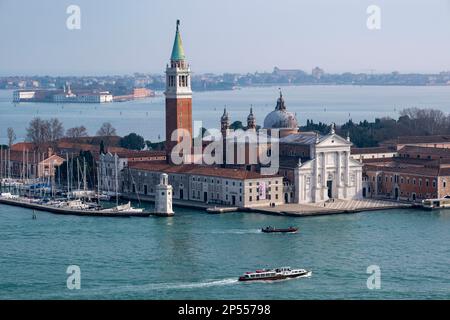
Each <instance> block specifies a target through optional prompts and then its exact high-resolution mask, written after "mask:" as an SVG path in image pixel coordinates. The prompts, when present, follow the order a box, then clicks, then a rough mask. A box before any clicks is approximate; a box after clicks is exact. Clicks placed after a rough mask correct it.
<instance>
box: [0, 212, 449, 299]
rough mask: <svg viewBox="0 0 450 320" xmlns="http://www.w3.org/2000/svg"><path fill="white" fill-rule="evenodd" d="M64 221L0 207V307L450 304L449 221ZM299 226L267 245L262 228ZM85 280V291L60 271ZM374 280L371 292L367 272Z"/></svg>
mask: <svg viewBox="0 0 450 320" xmlns="http://www.w3.org/2000/svg"><path fill="white" fill-rule="evenodd" d="M176 213H177V215H176V216H175V217H174V218H168V219H166V218H155V217H151V218H144V219H139V218H133V219H114V218H103V219H102V218H100V219H99V218H87V217H64V216H55V215H51V214H47V213H38V217H37V220H32V218H31V216H32V212H31V211H30V210H26V209H20V208H14V207H8V206H0V244H1V245H0V299H17V298H27V299H28V298H30V299H110V298H111V299H359V298H363V299H382V298H385V299H394V298H395V299H429V298H435V299H449V298H450V274H449V272H448V271H449V265H450V249H449V246H448V244H449V243H450V232H449V231H450V211H441V212H425V211H418V210H417V211H416V210H410V211H407V210H395V211H380V212H373V213H360V214H355V215H340V216H326V217H314V218H304V219H301V218H297V219H296V218H288V217H276V216H265V215H259V214H250V213H232V214H224V215H208V214H206V213H203V212H200V211H191V210H186V209H180V208H177V210H176ZM266 225H277V226H289V225H298V226H299V227H300V228H301V232H300V233H298V234H290V235H267V234H263V233H260V232H259V228H260V227H261V226H266ZM68 265H78V266H80V268H81V290H79V291H70V290H68V289H67V288H66V279H67V278H66V277H67V275H66V273H65V272H66V268H67V266H68ZM283 265H290V266H295V267H305V268H308V269H312V270H313V276H312V277H311V278H306V279H294V280H287V281H281V282H272V283H244V284H242V283H238V282H237V281H236V277H237V276H238V275H240V274H241V273H243V272H245V271H249V270H254V269H257V268H261V267H273V266H283ZM369 265H378V266H380V268H381V289H380V290H372V291H371V290H368V289H367V287H366V281H367V277H368V275H367V274H366V268H367V267H368V266H369Z"/></svg>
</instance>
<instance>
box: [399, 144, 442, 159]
mask: <svg viewBox="0 0 450 320" xmlns="http://www.w3.org/2000/svg"><path fill="white" fill-rule="evenodd" d="M398 153H399V154H411V153H414V154H420V155H421V156H422V155H424V156H426V155H430V156H439V157H442V158H450V149H446V148H432V147H418V146H404V147H403V148H401V149H400V150H399V151H398Z"/></svg>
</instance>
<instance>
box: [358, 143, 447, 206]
mask: <svg viewBox="0 0 450 320" xmlns="http://www.w3.org/2000/svg"><path fill="white" fill-rule="evenodd" d="M449 183H450V149H444V148H433V147H431V148H430V147H428V148H427V147H415V146H405V147H403V148H402V149H400V150H399V151H398V157H395V158H392V159H372V160H367V161H365V164H364V183H363V196H365V197H373V198H389V199H393V200H402V201H413V202H414V201H419V200H423V199H429V198H442V197H445V196H447V195H450V185H449Z"/></svg>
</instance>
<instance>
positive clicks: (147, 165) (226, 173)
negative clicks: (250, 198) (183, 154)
mask: <svg viewBox="0 0 450 320" xmlns="http://www.w3.org/2000/svg"><path fill="white" fill-rule="evenodd" d="M129 168H130V169H135V170H142V171H154V172H164V173H180V174H191V175H201V176H209V177H221V178H230V179H238V180H245V179H261V178H269V177H275V176H265V175H262V174H260V173H258V172H253V171H246V170H238V169H229V168H219V167H214V166H202V165H196V164H184V165H179V166H177V165H171V164H167V163H161V162H159V163H157V162H135V163H130V164H129ZM276 177H278V176H276Z"/></svg>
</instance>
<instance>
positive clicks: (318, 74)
mask: <svg viewBox="0 0 450 320" xmlns="http://www.w3.org/2000/svg"><path fill="white" fill-rule="evenodd" d="M324 74H325V72H324V71H323V70H322V69H320V68H319V67H315V68H314V69H313V70H312V72H311V75H312V76H313V78H314V79H316V80H320V78H322V77H323V75H324Z"/></svg>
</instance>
